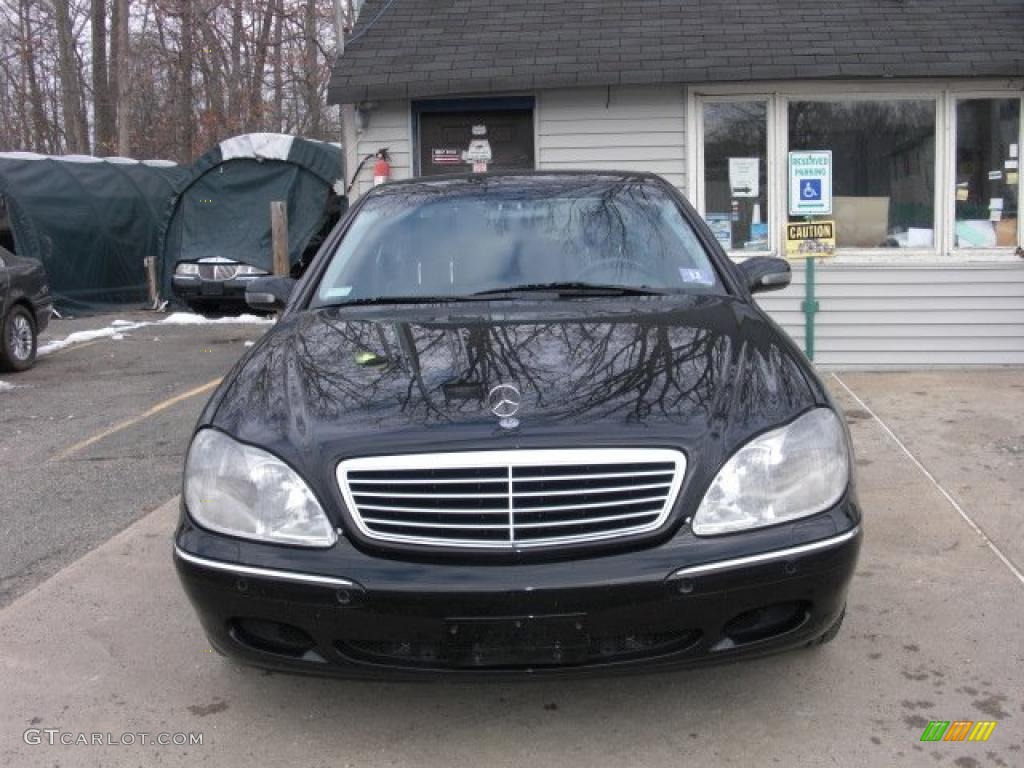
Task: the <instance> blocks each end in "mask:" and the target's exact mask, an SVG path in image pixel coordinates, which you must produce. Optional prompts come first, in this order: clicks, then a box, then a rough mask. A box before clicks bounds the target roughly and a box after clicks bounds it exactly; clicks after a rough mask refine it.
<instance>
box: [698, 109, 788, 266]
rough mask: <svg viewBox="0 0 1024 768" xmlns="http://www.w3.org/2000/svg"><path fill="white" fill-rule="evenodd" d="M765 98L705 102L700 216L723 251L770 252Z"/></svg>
mask: <svg viewBox="0 0 1024 768" xmlns="http://www.w3.org/2000/svg"><path fill="white" fill-rule="evenodd" d="M767 118H768V115H767V103H766V102H765V101H708V102H705V103H704V105H703V133H704V179H703V182H704V184H703V209H704V218H705V220H706V221H707V222H708V224H709V225H710V227H711V229H712V231H713V232H714V233H715V237H716V238H717V239H718V241H719V242H720V243H721V244H722V246H723V247H724V248H725V249H726V250H727V251H748V252H749V251H768V250H770V244H771V239H770V236H769V232H768V222H769V220H770V219H769V212H768V119H767Z"/></svg>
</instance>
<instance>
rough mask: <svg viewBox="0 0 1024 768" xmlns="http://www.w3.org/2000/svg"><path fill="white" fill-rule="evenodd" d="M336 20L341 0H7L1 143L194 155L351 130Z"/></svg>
mask: <svg viewBox="0 0 1024 768" xmlns="http://www.w3.org/2000/svg"><path fill="white" fill-rule="evenodd" d="M343 9H346V10H345V18H346V19H348V18H351V15H350V10H351V4H350V3H349V2H348V0H343ZM334 19H335V16H334V3H333V0H134V2H133V1H132V0H0V151H2V150H7V149H24V150H32V151H37V152H43V153H61V152H81V153H84V152H89V151H92V152H94V153H96V154H100V155H108V154H114V153H117V154H122V155H127V154H129V153H131V154H135V155H138V156H143V157H166V158H172V159H176V160H179V161H185V162H187V161H189V160H191V159H192V158H193V157H194V155H195V154H196V153H198V152H202V151H204V150H205V149H206V148H208V147H210V146H212V145H214V144H216V143H217V142H218V141H220V140H222V139H224V138H227V137H228V136H232V135H236V134H238V133H242V132H245V131H285V132H290V133H299V134H303V135H305V136H309V137H311V138H317V139H329V140H337V138H338V137H339V136H340V123H339V115H338V112H337V110H334V109H328V108H327V105H326V103H325V102H326V88H327V82H328V79H329V76H330V60H331V56H330V55H329V53H328V52H330V51H333V50H334V49H335V47H336V40H335V37H336V35H335V26H334ZM90 134H91V135H90Z"/></svg>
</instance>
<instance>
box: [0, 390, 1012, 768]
mask: <svg viewBox="0 0 1024 768" xmlns="http://www.w3.org/2000/svg"><path fill="white" fill-rule="evenodd" d="M859 376H861V375H860V374H858V377H859ZM843 380H844V381H846V383H847V384H849V385H850V386H851V388H852V389H853V390H854V391H855V392H858V391H859V390H862V389H863V390H865V391H868V390H869V389H870V387H868V386H867V383H868V379H867V378H865V379H859V378H857V379H855V378H854V377H852V376H851V377H843ZM829 384H830V386H832V388H833V389H834V390H835V391H836V394H837V397H838V398H839V400H840V402H841V403H842V405H843V406H844V408H846V409H847V410H848V413H849V419H850V421H851V424H852V429H853V433H854V438H855V442H856V447H857V454H858V465H859V467H858V469H859V475H860V489H861V498H862V502H863V505H864V508H865V510H866V514H867V519H866V536H865V544H864V548H863V550H862V555H861V562H860V565H859V568H858V573H857V576H856V578H855V580H854V582H853V586H852V588H851V593H850V603H849V612H848V616H847V622H846V625H845V626H844V628H843V630H842V632H841V633H840V635H839V637H838V638H837V640H836V641H835V642H833V643H832V644H831V645H828V646H825V647H823V648H819V649H815V650H811V651H804V652H797V653H789V654H785V655H780V656H776V657H772V658H768V659H761V660H757V661H751V662H744V663H739V664H734V665H729V666H719V667H713V668H708V669H701V670H698V671H690V672H679V673H675V674H671V675H660V676H645V677H635V678H615V679H609V680H600V679H597V680H587V681H582V682H579V681H573V682H532V683H524V684H502V685H494V684H444V683H440V684H416V685H411V684H375V683H354V682H347V681H337V680H324V679H307V678H300V677H291V676H284V675H278V674H268V673H264V672H260V671H258V670H253V669H248V668H243V667H238V666H236V665H234V664H233V663H231V662H228V661H225V660H224V659H222V658H220V657H219V656H217V655H216V654H214V653H212V652H210V650H209V646H208V645H207V644H206V642H205V640H204V638H203V635H202V633H201V631H200V630H199V627H198V623H197V621H196V620H195V617H194V616H193V614H192V612H191V610H190V608H189V606H188V604H187V602H186V600H185V598H184V595H183V594H182V592H181V590H180V588H179V586H178V584H177V581H176V577H175V575H174V572H173V567H172V564H171V560H170V536H171V531H172V529H173V525H174V520H175V514H176V512H175V502H174V501H173V500H172V501H171V502H169V503H167V504H165V505H163V506H161V507H160V508H159V509H157V510H156V511H155V512H153V513H151V514H149V515H148V516H146V517H144V518H142V519H141V520H140V521H139V522H137V523H135V524H134V525H131V526H130V527H129V528H127V529H126V530H124V531H122V532H121V533H120V534H118V535H117V536H115V537H114V538H112V539H110V541H108V542H107V543H105V544H103V545H102V546H100V547H98V548H97V549H95V550H93V551H92V552H90V553H89V554H87V555H86V556H85V557H83V558H82V559H80V560H78V561H77V562H75V563H73V564H72V565H70V566H69V567H67V568H65V569H64V570H62V571H61V572H60V573H58V574H57V575H56V576H54V577H53V578H51V579H49V580H48V581H46V582H45V583H43V584H41V585H40V586H39V587H37V588H36V589H34V590H32V591H30V592H28V593H27V594H25V595H23V596H22V597H20V598H19V599H17V600H16V601H15V602H13V603H12V604H11V605H9V606H7V607H6V608H4V609H2V610H0V648H2V649H3V652H2V655H0V689H2V690H3V692H4V693H3V696H2V697H0V765H12V766H19V767H20V766H43V765H46V766H52V765H55V764H60V765H110V766H119V765H126V766H127V765H161V764H162V765H184V764H188V765H216V766H228V767H230V766H235V765H239V766H241V765H250V764H258V765H295V766H346V765H348V766H385V765H416V766H461V765H466V766H482V765H487V766H513V765H523V764H531V765H558V766H574V765H580V766H622V765H644V766H680V765H716V766H717V765H737V766H753V765H759V766H760V765H785V766H793V765H799V766H810V765H814V766H821V765H841V766H877V765H887V766H888V765H896V766H904V765H906V766H920V765H939V766H942V765H949V766H958V767H959V768H971V767H972V766H1001V767H1002V766H1020V765H1024V643H1022V641H1021V638H1022V637H1024V584H1022V583H1021V582H1020V581H1019V580H1018V578H1017V576H1016V575H1015V574H1014V573H1013V572H1012V571H1011V569H1010V568H1009V567H1007V565H1006V564H1005V563H1003V562H1002V561H1000V560H999V559H998V558H997V557H996V556H995V555H994V554H993V552H992V551H991V550H990V549H989V547H988V546H987V545H986V544H985V542H984V541H983V540H982V539H981V537H980V536H979V535H978V534H977V533H976V532H975V531H974V530H973V529H972V528H971V527H970V526H969V525H968V524H967V523H966V522H965V521H964V520H963V519H962V518H961V516H960V515H959V514H958V513H957V511H956V510H955V509H954V508H953V506H951V504H950V503H949V500H948V499H947V498H946V497H945V496H944V495H943V494H942V492H941V490H940V488H939V487H938V486H937V485H936V483H935V482H933V480H932V479H930V478H929V477H928V476H927V475H926V474H925V473H924V472H922V471H921V469H920V468H919V467H918V466H917V465H916V464H915V463H914V462H913V461H912V460H911V458H910V457H909V456H908V455H907V453H906V452H905V451H904V450H903V449H902V448H901V447H900V445H899V444H897V442H896V441H895V440H894V439H893V438H892V436H891V435H890V434H889V433H888V432H886V431H885V430H884V429H883V428H882V427H881V426H880V424H879V422H878V421H876V420H875V419H874V418H872V417H871V415H870V414H869V413H868V412H867V410H866V409H865V407H864V406H865V405H867V406H868V407H870V408H871V409H872V410H874V409H875V408H876V407H877V409H878V411H879V412H881V413H882V414H883V415H882V416H881V417H882V419H883V421H884V420H885V419H886V418H887V415H888V416H890V417H891V418H893V420H894V421H898V420H897V418H896V411H900V412H901V413H902V412H903V411H904V410H905V411H906V414H907V418H908V419H911V421H908V422H906V423H905V424H903V423H900V427H901V428H902V427H903V426H906V428H907V430H908V431H909V432H913V428H914V427H915V423H916V422H919V420H920V419H922V418H926V417H928V418H931V417H934V415H935V412H937V413H946V412H947V411H948V408H944V407H942V405H941V402H940V403H939V404H938V405H933V406H930V409H931V410H930V411H929V409H924V410H923V411H922V412H918V413H917V414H916V416H912V415H911V414H912V411H910V410H907V409H905V408H904V407H903V406H900V405H899V403H898V402H896V401H894V402H893V403H887V402H886V401H885V399H884V398H882V397H881V396H880V394H879V393H880V392H887V391H890V390H892V389H893V386H897V387H898V386H901V385H899V384H898V382H897V384H896V385H893V384H892V383H890V385H889V387H888V388H885V387H883V388H882V389H881V390H879V392H875V391H871V392H870V393H869V394H867V395H864V394H862V395H861V396H862V397H863V400H862V401H860V402H858V401H857V400H855V399H853V398H852V397H851V396H850V394H849V393H848V392H846V391H845V389H843V388H842V387H841V386H839V384H838V382H836V381H834V380H830V381H829ZM921 391H926V390H924V389H923V390H921ZM909 397H911V398H917V397H924V396H917V395H909ZM978 407H979V408H984V406H983V405H981V404H979V406H978ZM893 409H895V410H893ZM936 409H937V410H936ZM925 411H928V413H925ZM1017 413H1018V414H1019V413H1021V411H1020V410H1017ZM929 414H930V415H929ZM1016 423H1018V424H1019V423H1020V420H1019V418H1018V420H1017V422H1016ZM929 424H931V421H929ZM916 426H917V427H920V428H921V429H924V426H923V425H920V424H919V423H916ZM1011 427H1012V425H1011ZM937 429H939V428H938V427H937ZM1002 429H1003V431H1004V432H1005V431H1006V429H1007V425H1002ZM1013 431H1014V430H1013V428H1010V429H1009V432H1010V433H1012V432H1013ZM895 434H900V432H899V431H896V432H895ZM957 434H959V433H957ZM993 439H994V440H997V441H998V439H1002V438H993ZM955 442H956V443H957V444H959V442H960V441H959V438H957V439H956V440H955ZM905 444H906V445H907V446H908V447H910V449H911V450H912V451H913V450H914V447H915V445H916V443H915V439H914V438H907V439H906V440H905ZM930 444H931V443H930V441H928V440H923V441H922V442H921V445H920V446H919V447H920V448H921V450H922V451H924V448H925V447H926V446H927V445H930ZM1000 445H1001V443H1000ZM993 450H997V451H998V450H999V449H998V448H994V449H993ZM1000 455H1003V454H1000ZM929 460H931V459H929ZM944 460H945V459H941V460H940V459H935V461H936V462H940V461H944ZM926 465H927V462H926ZM941 467H942V472H941V473H940V472H938V471H936V472H935V477H936V479H938V480H939V482H940V483H941V482H945V481H946V480H948V481H949V482H950V483H951V484H952V485H953V486H954V488H953V490H954V491H955V492H956V493H960V490H961V489H960V487H959V485H957V483H961V482H962V483H965V484H968V485H971V486H972V487H974V486H976V487H977V488H979V489H984V488H986V487H991V485H992V483H991V481H990V478H989V475H988V472H989V470H986V469H985V468H984V466H983V465H977V466H975V465H974V464H971V465H970V467H969V468H967V469H963V470H962V472H963V473H964V474H963V475H962V477H963V478H965V479H964V480H962V481H961V480H959V479H958V478H959V477H961V475H957V474H956V473H955V472H953V468H952V460H950V464H949V466H947V465H946V464H941ZM995 471H999V470H998V469H996V470H995ZM1007 476H1009V475H1007ZM978 493H979V495H978V496H971V495H970V494H967V495H966V496H965V499H962V500H961V502H960V503H962V504H963V507H964V509H965V510H966V511H967V512H968V513H970V514H972V515H979V516H984V514H991V512H990V511H988V512H983V510H984V508H985V507H986V504H985V499H986V498H987V497H986V496H985V495H984V492H983V491H979V492H978ZM1007 498H1008V499H1009V498H1010V497H1009V496H1008V497H1007ZM1012 512H1013V513H1014V514H1019V505H1018V508H1017V509H1014V510H1012ZM999 519H1000V520H1002V516H1000V517H999ZM993 520H994V518H993ZM984 522H985V523H986V524H988V523H989V521H988V520H987V519H986V520H985V521H984ZM1002 525H1004V523H1001V522H1000V523H998V524H996V523H995V522H993V523H992V526H990V527H993V528H996V529H998V531H999V532H1000V534H1001V533H1002V532H1003V530H1004V528H1002V527H1000V526H1002ZM1005 525H1008V526H1009V525H1011V523H1005ZM1005 530H1012V528H1006V529H1005ZM995 543H996V544H997V545H1000V546H1003V547H1005V549H1006V550H1007V551H1009V550H1012V552H1013V553H1014V554H1016V550H1014V549H1013V544H1012V543H1011V542H1008V541H1003V540H1001V539H998V538H997V540H996V542H995ZM958 719H960V720H997V721H998V725H997V727H996V729H995V731H994V732H993V734H992V737H991V738H990V739H989V741H988V742H987V743H984V744H977V743H947V742H939V743H921V742H920V741H919V739H920V736H921V732H922V730H923V729H924V727H925V725H926V724H927V722H928V721H929V720H958ZM28 728H56V729H60V730H61V731H63V732H69V733H73V734H77V733H79V732H86V733H92V732H100V733H103V734H106V733H110V734H112V735H113V736H114V737H119V736H120V735H121V734H123V733H126V732H139V731H145V732H148V733H151V734H155V733H157V732H171V733H173V732H193V733H202V736H203V743H202V745H201V746H199V745H195V746H188V747H176V746H161V747H158V746H151V745H146V746H142V745H140V744H138V743H136V744H132V745H128V746H126V745H116V746H115V745H107V746H50V745H47V744H45V743H43V744H38V745H31V744H26V743H25V741H24V739H23V733H24V731H25V730H26V729H28Z"/></svg>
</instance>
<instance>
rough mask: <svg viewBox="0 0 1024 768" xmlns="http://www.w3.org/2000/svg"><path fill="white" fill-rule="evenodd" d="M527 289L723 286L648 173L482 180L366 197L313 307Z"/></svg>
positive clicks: (708, 289)
mask: <svg viewBox="0 0 1024 768" xmlns="http://www.w3.org/2000/svg"><path fill="white" fill-rule="evenodd" d="M534 291H536V292H538V293H543V292H545V291H547V292H549V293H551V292H554V295H556V296H557V295H560V294H561V293H564V292H567V291H574V292H576V293H582V294H584V295H589V294H594V293H602V292H607V293H609V294H614V293H616V292H617V293H652V294H659V293H722V292H723V291H724V289H723V287H722V284H721V281H720V279H719V277H718V275H717V274H716V272H715V269H714V267H713V266H712V263H711V259H710V257H709V256H708V254H707V252H706V251H705V249H704V247H703V246H702V245H701V242H700V241H699V240H698V238H697V236H696V234H695V233H694V231H693V229H692V227H691V226H690V224H689V223H688V222H687V220H686V218H685V217H684V215H683V213H682V211H681V210H680V208H679V206H678V204H677V203H676V201H675V200H674V199H673V197H672V196H671V194H670V193H669V192H668V191H667V190H665V189H664V188H662V187H661V186H660V185H659V184H658V183H656V182H654V181H652V180H649V179H643V178H628V177H624V178H619V177H571V176H566V177H559V176H551V177H544V176H528V177H481V178H480V179H479V180H473V181H465V180H459V181H447V182H431V183H422V184H406V185H397V186H395V187H390V188H383V189H381V190H379V191H377V192H375V193H373V194H371V196H370V197H369V198H368V199H367V200H366V201H365V203H364V205H363V206H362V207H361V208H360V210H359V211H358V213H357V214H356V216H355V219H354V220H353V221H352V223H351V226H350V227H349V229H348V231H347V232H346V234H345V236H344V238H343V239H342V240H341V243H340V244H339V246H338V248H337V250H336V251H335V252H334V254H333V256H332V259H331V262H330V264H329V265H328V267H327V270H326V272H325V273H324V276H323V278H322V279H321V281H320V285H319V286H318V289H317V294H316V297H315V299H314V301H313V305H314V306H325V305H331V304H342V303H353V302H365V301H374V300H379V301H395V302H401V301H403V300H409V301H416V300H420V301H422V300H431V299H438V300H445V299H460V298H467V297H476V298H481V297H485V296H495V295H500V294H502V293H506V292H534Z"/></svg>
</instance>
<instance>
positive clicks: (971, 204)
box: [953, 99, 1020, 248]
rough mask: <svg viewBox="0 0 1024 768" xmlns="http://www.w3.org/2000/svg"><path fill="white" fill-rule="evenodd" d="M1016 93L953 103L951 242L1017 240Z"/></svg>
mask: <svg viewBox="0 0 1024 768" xmlns="http://www.w3.org/2000/svg"><path fill="white" fill-rule="evenodd" d="M1019 142H1020V99H961V100H959V101H957V103H956V171H955V174H956V179H955V184H956V187H955V189H954V195H955V211H956V222H955V224H954V230H953V237H954V245H955V246H956V247H957V248H1009V247H1014V246H1016V245H1017V231H1018V230H1017V227H1018V224H1017V219H1018V206H1019V197H1018V190H1019V189H1020V145H1019Z"/></svg>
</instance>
